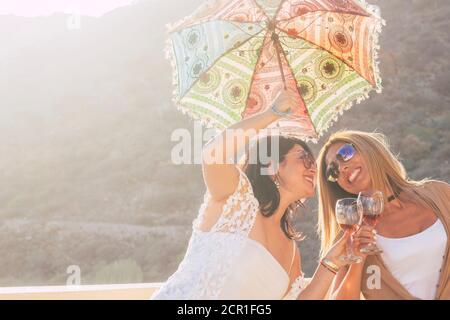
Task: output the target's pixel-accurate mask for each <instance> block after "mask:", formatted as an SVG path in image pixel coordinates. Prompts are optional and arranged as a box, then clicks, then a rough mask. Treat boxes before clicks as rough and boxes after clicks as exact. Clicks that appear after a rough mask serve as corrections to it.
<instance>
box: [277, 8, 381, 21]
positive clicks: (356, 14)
mask: <svg viewBox="0 0 450 320" xmlns="http://www.w3.org/2000/svg"><path fill="white" fill-rule="evenodd" d="M316 12H322V13H342V14H350V15H353V16H361V17H367V18H369V17H373V16H372V15H370V14H362V13H358V12H351V11H349V12H347V11H343V10H312V11H308V12H305V13H304V14H301V15H296V16H294V17H290V18H286V19H281V20H277V22H288V21H290V20H294V19H297V18H298V17H303V16H306V15H307V14H310V13H316Z"/></svg>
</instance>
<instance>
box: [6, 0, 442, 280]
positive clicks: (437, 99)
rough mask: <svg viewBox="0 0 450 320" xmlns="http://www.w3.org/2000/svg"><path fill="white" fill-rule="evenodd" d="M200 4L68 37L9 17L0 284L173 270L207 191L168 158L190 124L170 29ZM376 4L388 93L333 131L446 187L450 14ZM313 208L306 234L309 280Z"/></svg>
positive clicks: (136, 15) (59, 26) (129, 10)
mask: <svg viewBox="0 0 450 320" xmlns="http://www.w3.org/2000/svg"><path fill="white" fill-rule="evenodd" d="M201 2H202V1H200V0H195V1H194V0H189V1H184V2H179V1H175V0H171V1H160V0H142V1H140V2H139V3H137V4H135V5H132V6H128V7H123V8H119V9H116V10H114V11H112V12H110V13H108V14H106V15H104V16H103V17H102V18H99V19H94V18H88V17H82V19H81V23H82V24H81V29H80V30H72V31H70V30H67V28H66V27H65V26H66V20H67V16H66V15H63V14H54V15H52V16H50V17H45V18H44V17H42V18H20V17H13V16H0V39H2V40H3V41H2V45H1V47H0V70H1V72H0V98H1V99H0V132H1V133H2V134H1V135H0V154H1V155H2V156H1V157H0V177H1V179H0V251H1V252H3V254H4V259H2V260H1V262H0V286H25V285H54V284H64V283H65V279H66V277H67V275H66V269H67V267H68V266H69V265H73V264H74V265H79V266H80V267H81V269H82V283H112V282H159V281H163V280H165V279H166V278H167V276H169V275H170V274H171V273H172V272H173V271H174V270H175V268H176V266H177V264H178V263H179V261H180V260H181V258H182V257H183V254H184V250H185V248H186V246H187V240H188V238H189V235H190V225H191V221H192V219H193V218H194V217H195V216H196V214H197V210H198V207H199V205H200V203H201V200H202V195H203V192H204V185H203V182H202V177H201V168H200V167H199V166H196V165H192V166H189V165H184V166H175V165H173V164H172V163H171V161H170V155H171V149H172V147H173V146H174V142H172V141H171V139H170V138H171V133H172V132H173V131H174V130H175V129H177V128H188V129H189V130H191V131H192V130H193V122H192V121H191V120H190V119H188V118H187V117H186V116H184V115H182V114H181V113H179V112H178V111H176V109H175V107H174V106H173V104H172V102H171V92H172V83H171V82H172V80H171V79H172V78H171V67H170V64H169V63H168V61H166V60H165V58H164V52H163V48H164V41H165V24H166V23H169V22H173V21H176V20H178V19H180V18H182V17H184V16H186V15H187V14H190V13H191V12H192V11H193V10H194V9H195V8H196V7H197V6H198V5H199V4H200V3H201ZM371 2H372V3H375V4H378V5H379V6H380V7H381V12H382V15H383V17H384V19H385V20H386V21H387V26H386V27H385V28H384V30H383V34H382V38H381V48H382V49H381V56H380V59H381V73H382V77H383V85H384V91H383V93H382V94H381V95H377V94H372V96H371V99H370V100H368V101H365V102H363V103H362V104H360V105H357V106H355V107H354V108H353V109H352V110H350V111H348V112H347V113H346V114H345V116H344V117H343V118H342V119H341V121H339V122H338V123H337V125H335V126H334V127H333V128H332V129H331V130H330V132H329V133H332V132H335V131H336V130H339V129H341V128H352V129H362V130H375V129H376V130H379V131H381V132H383V133H385V134H386V135H387V136H388V137H389V138H390V140H391V143H392V147H393V149H394V151H395V152H397V153H399V154H400V156H401V159H402V161H403V162H404V163H405V165H406V167H407V169H408V172H409V174H410V176H411V177H413V178H423V177H433V178H438V179H441V180H444V181H447V182H449V181H450V166H449V158H450V144H449V142H448V141H449V140H450V129H449V128H450V126H449V124H450V74H449V73H448V70H449V69H450V62H449V56H448V52H449V50H450V36H449V32H448V30H450V18H449V16H450V5H449V4H448V1H446V0H433V1H432V2H430V1H426V0H408V1H406V0H402V1H399V0H395V1H392V0H391V1H389V0H378V1H374V0H372V1H371ZM400 17H401V18H400ZM327 136H328V135H327ZM327 136H326V137H327ZM326 137H324V139H326ZM324 139H322V141H320V143H319V144H318V145H315V146H313V147H314V150H315V151H316V152H317V151H318V150H319V147H320V145H321V144H322V143H323V141H324ZM308 207H309V209H308V210H307V212H304V213H302V214H300V215H299V217H298V223H297V227H298V228H299V229H300V230H301V231H303V232H304V233H305V234H306V235H307V237H308V238H307V240H305V241H304V242H302V243H301V244H300V247H301V249H302V256H303V257H302V259H303V263H304V269H305V271H306V273H307V275H311V274H312V272H313V271H314V268H315V266H316V260H317V252H318V241H317V237H316V235H315V224H316V203H315V202H314V201H311V203H310V204H309V206H308Z"/></svg>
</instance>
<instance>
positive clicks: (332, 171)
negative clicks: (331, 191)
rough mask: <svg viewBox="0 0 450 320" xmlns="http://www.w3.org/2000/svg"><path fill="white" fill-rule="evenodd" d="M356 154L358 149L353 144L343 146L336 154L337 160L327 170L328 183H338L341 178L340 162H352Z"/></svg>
mask: <svg viewBox="0 0 450 320" xmlns="http://www.w3.org/2000/svg"><path fill="white" fill-rule="evenodd" d="M355 154H356V149H355V147H354V146H353V145H352V144H351V143H347V144H345V145H343V146H342V147H341V148H340V149H339V150H338V151H337V152H336V159H335V160H333V161H331V162H330V163H329V164H328V166H327V170H326V177H327V180H328V181H331V182H336V181H337V180H338V178H339V171H340V167H339V161H342V162H347V161H350V160H351V159H352V158H353V157H354V156H355Z"/></svg>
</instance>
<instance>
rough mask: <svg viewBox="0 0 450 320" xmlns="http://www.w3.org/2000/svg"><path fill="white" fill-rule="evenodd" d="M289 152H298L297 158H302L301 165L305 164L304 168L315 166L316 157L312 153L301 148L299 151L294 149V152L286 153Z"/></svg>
mask: <svg viewBox="0 0 450 320" xmlns="http://www.w3.org/2000/svg"><path fill="white" fill-rule="evenodd" d="M291 153H298V159H300V160H303V165H304V166H305V168H306V169H311V168H312V167H316V159H314V157H313V155H312V154H311V153H309V152H307V151H305V150H301V151H294V152H289V153H287V154H286V155H288V154H291Z"/></svg>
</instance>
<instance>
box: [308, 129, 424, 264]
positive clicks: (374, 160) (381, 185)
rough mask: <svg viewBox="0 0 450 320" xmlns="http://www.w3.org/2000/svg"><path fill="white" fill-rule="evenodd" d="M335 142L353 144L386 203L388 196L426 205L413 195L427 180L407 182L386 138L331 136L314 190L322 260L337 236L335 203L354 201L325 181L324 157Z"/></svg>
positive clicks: (374, 135) (360, 134)
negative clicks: (315, 191) (317, 210)
mask: <svg viewBox="0 0 450 320" xmlns="http://www.w3.org/2000/svg"><path fill="white" fill-rule="evenodd" d="M338 142H343V143H351V144H353V146H354V147H355V149H356V151H357V152H358V153H359V154H360V156H361V158H362V159H363V160H364V162H365V163H366V165H367V169H368V172H369V175H370V177H371V180H372V186H373V189H375V190H380V191H382V192H383V194H384V195H385V197H384V198H385V202H387V200H386V198H387V197H389V196H391V195H396V196H399V195H400V193H401V198H402V199H409V200H411V201H415V202H418V203H420V204H422V205H426V203H427V202H426V200H425V199H423V198H422V196H421V195H420V192H417V191H415V189H416V187H418V186H422V185H423V184H424V183H426V182H428V181H429V180H428V179H424V180H421V181H414V180H410V179H409V178H408V176H407V174H406V170H405V168H404V166H403V165H402V164H401V162H400V161H399V160H398V157H397V156H395V155H394V154H393V153H392V152H391V151H390V146H389V142H388V140H387V138H386V136H384V135H383V134H381V133H377V132H372V133H369V132H362V131H350V130H343V131H339V132H337V133H335V134H333V135H331V137H330V138H329V139H328V141H327V142H326V143H325V145H324V146H323V147H322V149H321V151H320V154H319V156H318V159H317V163H318V179H319V183H318V187H317V191H318V195H319V218H318V225H317V228H318V232H319V235H320V238H321V250H320V253H321V256H324V254H325V253H326V252H327V251H328V249H329V248H330V247H331V246H332V245H333V242H334V241H335V238H336V237H337V235H338V234H339V232H340V227H339V225H338V224H337V222H336V219H335V213H334V206H335V204H336V201H337V200H338V199H341V198H345V197H355V195H352V194H349V193H347V192H346V191H345V190H343V189H342V188H340V187H339V185H338V184H337V183H333V182H330V181H328V180H327V177H326V162H325V157H326V155H327V152H328V150H329V148H330V147H331V145H333V144H335V143H338ZM385 204H386V203H385Z"/></svg>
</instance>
